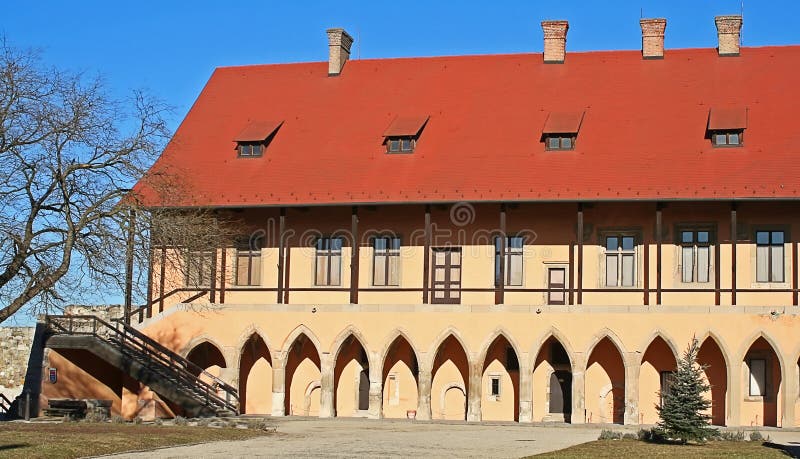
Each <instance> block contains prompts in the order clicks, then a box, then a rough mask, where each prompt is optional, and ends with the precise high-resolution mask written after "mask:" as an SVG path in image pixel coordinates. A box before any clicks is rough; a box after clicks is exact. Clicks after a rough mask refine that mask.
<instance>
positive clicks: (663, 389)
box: [658, 370, 675, 406]
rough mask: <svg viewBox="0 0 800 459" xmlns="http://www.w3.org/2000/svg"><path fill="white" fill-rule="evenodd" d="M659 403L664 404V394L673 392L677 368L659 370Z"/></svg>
mask: <svg viewBox="0 0 800 459" xmlns="http://www.w3.org/2000/svg"><path fill="white" fill-rule="evenodd" d="M658 382H659V389H658V403H659V406H664V396H666V395H669V394H670V393H671V392H672V384H673V383H674V382H675V370H664V371H659V372H658Z"/></svg>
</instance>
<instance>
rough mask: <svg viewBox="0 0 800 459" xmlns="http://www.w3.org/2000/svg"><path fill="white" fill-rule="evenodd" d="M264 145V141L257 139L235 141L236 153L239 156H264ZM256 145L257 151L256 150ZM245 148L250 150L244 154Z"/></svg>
mask: <svg viewBox="0 0 800 459" xmlns="http://www.w3.org/2000/svg"><path fill="white" fill-rule="evenodd" d="M265 146H266V142H263V141H258V142H237V143H236V154H237V156H238V157H239V158H260V157H262V156H264V147H265ZM256 147H257V149H258V151H256ZM246 148H249V149H250V152H249V153H247V154H245V153H244V151H245V149H246Z"/></svg>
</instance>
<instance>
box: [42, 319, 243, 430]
mask: <svg viewBox="0 0 800 459" xmlns="http://www.w3.org/2000/svg"><path fill="white" fill-rule="evenodd" d="M45 324H46V325H45V326H46V341H45V346H46V347H48V348H50V349H55V350H58V349H83V350H86V351H89V352H91V353H92V354H94V355H95V356H97V357H98V358H100V359H102V360H104V361H105V362H107V363H109V364H110V365H112V366H114V367H115V368H118V369H120V370H122V371H123V372H124V373H125V374H127V375H129V376H130V377H132V378H133V379H135V380H136V381H139V382H141V383H142V384H144V385H146V386H148V387H149V388H150V389H152V390H153V391H155V392H156V393H157V394H159V396H161V397H162V398H164V399H166V400H169V401H170V402H172V403H174V404H176V405H178V406H180V407H181V408H182V409H183V410H184V411H185V412H186V415H187V416H189V417H201V416H225V415H236V414H238V413H239V406H238V405H239V401H238V394H237V391H236V389H235V388H234V387H232V386H230V385H228V384H227V383H225V382H224V381H222V380H221V379H219V378H217V377H216V376H213V375H211V374H209V373H207V372H205V371H204V370H203V369H202V368H200V367H198V366H196V365H195V364H193V363H191V362H190V361H188V360H186V359H185V358H183V357H181V356H180V355H178V354H176V353H175V352H173V351H171V350H169V349H167V348H166V347H164V346H162V345H161V344H159V343H158V342H157V341H155V340H153V339H152V338H150V337H148V336H147V335H145V334H144V333H142V332H140V331H138V330H136V329H135V328H133V327H131V326H130V325H127V324H125V323H123V322H121V321H114V322H113V323H110V322H106V321H104V320H102V319H100V318H98V317H96V316H91V315H87V316H47V318H46V321H45ZM200 376H202V379H201V377H200Z"/></svg>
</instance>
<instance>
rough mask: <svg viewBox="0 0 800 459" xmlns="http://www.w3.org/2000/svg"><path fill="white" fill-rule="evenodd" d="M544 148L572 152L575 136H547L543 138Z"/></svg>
mask: <svg viewBox="0 0 800 459" xmlns="http://www.w3.org/2000/svg"><path fill="white" fill-rule="evenodd" d="M545 146H546V148H547V149H548V150H572V149H573V148H574V147H575V136H574V135H573V134H548V135H547V137H546V138H545Z"/></svg>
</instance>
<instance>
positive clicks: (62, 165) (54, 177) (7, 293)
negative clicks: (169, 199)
mask: <svg viewBox="0 0 800 459" xmlns="http://www.w3.org/2000/svg"><path fill="white" fill-rule="evenodd" d="M164 113H165V107H164V106H163V104H161V103H159V102H158V101H156V100H154V99H153V98H151V97H148V96H147V95H146V94H144V93H142V92H136V93H134V95H133V97H132V98H131V99H130V100H124V101H117V100H114V99H113V98H111V97H110V96H109V95H108V94H107V92H106V90H105V88H104V86H103V84H102V81H101V80H100V79H98V78H94V79H90V78H86V77H85V76H83V75H81V74H75V73H69V72H64V71H60V70H57V69H52V68H48V67H46V66H44V65H43V64H42V62H41V60H40V58H39V55H38V53H36V52H34V51H24V50H20V49H17V48H14V47H12V46H10V45H9V44H8V43H7V42H6V41H5V39H0V234H2V236H0V323H1V322H3V321H5V320H6V319H8V318H9V317H11V316H12V315H13V314H14V313H16V312H18V311H19V310H20V309H21V308H23V306H25V305H29V306H31V307H32V309H33V310H32V311H31V312H42V311H48V310H49V309H50V308H52V307H58V306H60V305H63V304H64V303H65V302H66V301H69V300H71V299H74V298H75V297H76V296H79V295H80V294H81V293H82V292H84V290H81V289H79V287H86V286H87V285H91V284H93V283H99V284H105V283H107V282H108V281H109V279H120V278H122V276H121V273H122V271H123V270H124V258H125V257H124V250H125V240H126V238H125V228H126V224H125V223H126V221H127V217H128V215H129V214H128V212H129V210H128V208H127V207H126V206H124V205H121V202H122V200H123V198H124V197H125V196H126V194H127V193H128V191H129V190H130V189H131V187H132V186H133V185H134V183H136V181H137V180H138V179H139V178H141V177H142V175H143V174H144V172H145V171H146V169H147V167H149V166H150V165H151V164H152V162H153V160H154V158H155V157H156V156H157V154H158V152H159V151H160V150H161V147H162V146H163V144H164V141H165V140H166V139H167V135H168V134H167V129H166V126H165V122H164V119H163V115H164Z"/></svg>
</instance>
